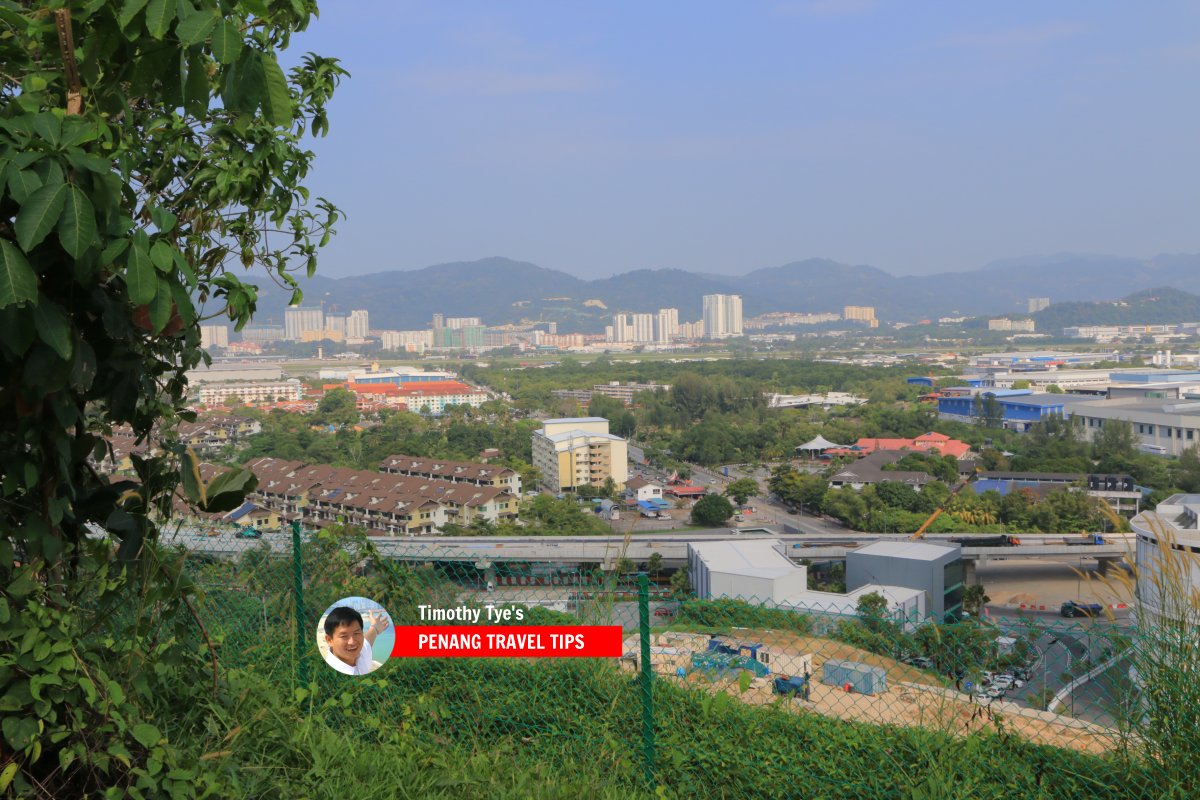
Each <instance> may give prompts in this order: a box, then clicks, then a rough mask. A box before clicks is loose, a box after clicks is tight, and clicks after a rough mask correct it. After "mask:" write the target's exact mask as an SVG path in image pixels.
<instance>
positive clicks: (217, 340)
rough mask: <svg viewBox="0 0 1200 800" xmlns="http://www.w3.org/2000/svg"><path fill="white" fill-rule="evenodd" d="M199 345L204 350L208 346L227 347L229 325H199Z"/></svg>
mask: <svg viewBox="0 0 1200 800" xmlns="http://www.w3.org/2000/svg"><path fill="white" fill-rule="evenodd" d="M200 346H201V347H203V348H204V349H205V350H207V349H209V348H210V347H229V326H228V325H201V326H200Z"/></svg>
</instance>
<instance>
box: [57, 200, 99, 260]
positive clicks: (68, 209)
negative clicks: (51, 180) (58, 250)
mask: <svg viewBox="0 0 1200 800" xmlns="http://www.w3.org/2000/svg"><path fill="white" fill-rule="evenodd" d="M58 241H59V242H61V243H62V246H63V249H64V250H66V251H67V252H68V253H69V254H70V255H71V257H72V258H79V257H80V256H81V255H83V254H84V252H86V251H87V249H88V248H89V247H91V246H92V243H93V242H94V241H96V209H94V208H92V201H91V200H89V199H88V196H87V195H86V194H84V193H83V191H82V190H80V188H79V187H78V186H70V187H68V188H67V196H66V200H65V202H64V203H63V210H62V214H61V215H60V216H59V218H58Z"/></svg>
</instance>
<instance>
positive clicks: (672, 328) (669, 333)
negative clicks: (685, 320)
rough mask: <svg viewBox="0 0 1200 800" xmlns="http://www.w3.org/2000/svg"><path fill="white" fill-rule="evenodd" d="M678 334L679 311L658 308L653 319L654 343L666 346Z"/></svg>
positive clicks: (676, 309)
mask: <svg viewBox="0 0 1200 800" xmlns="http://www.w3.org/2000/svg"><path fill="white" fill-rule="evenodd" d="M678 333H679V309H678V308H660V309H659V310H658V313H657V314H656V315H655V317H654V341H656V342H658V343H659V344H668V343H669V342H670V341H671V340H672V339H673V338H675V336H676V335H677V334H678Z"/></svg>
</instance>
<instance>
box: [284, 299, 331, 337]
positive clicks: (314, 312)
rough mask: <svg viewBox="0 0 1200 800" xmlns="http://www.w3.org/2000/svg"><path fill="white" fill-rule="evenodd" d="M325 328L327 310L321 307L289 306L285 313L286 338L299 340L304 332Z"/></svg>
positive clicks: (318, 330)
mask: <svg viewBox="0 0 1200 800" xmlns="http://www.w3.org/2000/svg"><path fill="white" fill-rule="evenodd" d="M323 330H325V311H324V310H323V309H321V308H319V307H312V308H308V307H305V306H289V307H288V308H287V310H286V311H285V312H284V314H283V335H284V338H285V339H288V340H289V341H293V342H299V341H301V340H302V339H303V338H304V334H306V333H310V332H320V331H323Z"/></svg>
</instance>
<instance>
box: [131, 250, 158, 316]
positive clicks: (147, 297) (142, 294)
mask: <svg viewBox="0 0 1200 800" xmlns="http://www.w3.org/2000/svg"><path fill="white" fill-rule="evenodd" d="M125 270H126V275H125V283H126V284H127V285H128V286H129V300H130V302H132V303H133V304H134V305H135V306H144V305H146V304H147V303H149V302H150V301H151V300H153V299H154V294H155V293H156V292H157V291H158V273H157V272H156V271H155V269H154V263H153V262H152V261H151V260H150V254H149V253H147V252H146V251H145V250H144V249H142V248H141V247H139V246H138V245H137V244H134V246H133V247H131V248H130V249H129V259H128V261H127V262H126V267H125Z"/></svg>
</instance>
